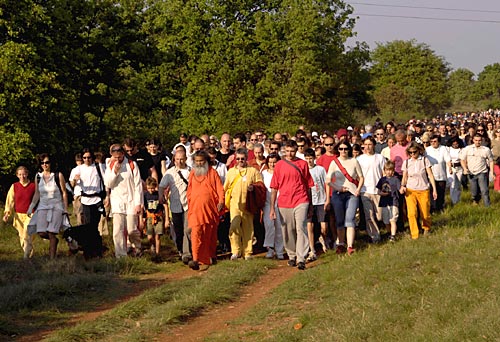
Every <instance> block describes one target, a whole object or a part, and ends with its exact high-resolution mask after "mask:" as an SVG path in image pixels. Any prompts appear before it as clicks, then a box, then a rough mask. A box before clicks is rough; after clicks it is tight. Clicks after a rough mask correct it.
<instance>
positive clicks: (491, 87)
mask: <svg viewBox="0 0 500 342" xmlns="http://www.w3.org/2000/svg"><path fill="white" fill-rule="evenodd" d="M499 80H500V63H495V64H491V65H487V66H485V67H484V69H483V71H481V72H480V73H479V75H478V79H477V82H476V84H475V86H474V97H475V99H476V100H477V101H479V103H480V105H481V106H482V108H500V83H499Z"/></svg>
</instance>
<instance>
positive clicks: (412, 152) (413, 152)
mask: <svg viewBox="0 0 500 342" xmlns="http://www.w3.org/2000/svg"><path fill="white" fill-rule="evenodd" d="M408 153H409V154H417V153H418V151H408Z"/></svg>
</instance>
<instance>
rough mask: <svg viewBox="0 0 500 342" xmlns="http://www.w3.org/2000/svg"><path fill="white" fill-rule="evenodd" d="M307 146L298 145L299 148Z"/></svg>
mask: <svg viewBox="0 0 500 342" xmlns="http://www.w3.org/2000/svg"><path fill="white" fill-rule="evenodd" d="M304 146H305V145H297V147H298V148H301V147H304Z"/></svg>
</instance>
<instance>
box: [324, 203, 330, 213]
mask: <svg viewBox="0 0 500 342" xmlns="http://www.w3.org/2000/svg"><path fill="white" fill-rule="evenodd" d="M324 209H325V211H328V210H330V201H326V202H325V205H324Z"/></svg>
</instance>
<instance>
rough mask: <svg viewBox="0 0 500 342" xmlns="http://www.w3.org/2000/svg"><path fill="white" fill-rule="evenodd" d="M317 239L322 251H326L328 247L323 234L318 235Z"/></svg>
mask: <svg viewBox="0 0 500 342" xmlns="http://www.w3.org/2000/svg"><path fill="white" fill-rule="evenodd" d="M318 240H319V243H320V244H321V248H322V249H323V253H326V252H327V251H328V247H327V246H326V242H325V239H324V238H323V236H320V237H319V239H318Z"/></svg>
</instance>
